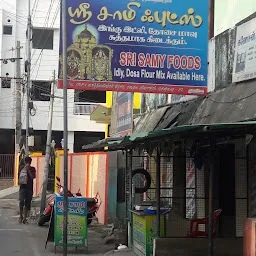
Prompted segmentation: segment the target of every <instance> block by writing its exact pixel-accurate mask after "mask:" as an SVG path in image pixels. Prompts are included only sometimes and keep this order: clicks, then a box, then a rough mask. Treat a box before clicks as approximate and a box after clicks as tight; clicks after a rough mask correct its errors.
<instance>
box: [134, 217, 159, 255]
mask: <svg viewBox="0 0 256 256" xmlns="http://www.w3.org/2000/svg"><path fill="white" fill-rule="evenodd" d="M132 218H133V252H134V255H136V256H152V255H153V243H154V239H155V238H156V237H157V232H156V215H147V216H139V215H137V214H133V217H132ZM160 234H161V236H163V235H164V216H163V215H162V216H161V227H160Z"/></svg>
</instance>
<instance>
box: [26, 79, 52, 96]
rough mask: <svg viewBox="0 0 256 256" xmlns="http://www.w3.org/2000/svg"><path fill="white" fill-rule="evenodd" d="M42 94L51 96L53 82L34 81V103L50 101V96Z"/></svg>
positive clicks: (32, 93) (32, 94)
mask: <svg viewBox="0 0 256 256" xmlns="http://www.w3.org/2000/svg"><path fill="white" fill-rule="evenodd" d="M42 94H48V95H50V94H51V82H49V81H32V92H31V98H32V100H34V101H49V100H50V96H45V95H42Z"/></svg>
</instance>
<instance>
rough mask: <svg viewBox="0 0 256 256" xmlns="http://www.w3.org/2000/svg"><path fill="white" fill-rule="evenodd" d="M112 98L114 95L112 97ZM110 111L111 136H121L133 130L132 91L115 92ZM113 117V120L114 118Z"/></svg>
mask: <svg viewBox="0 0 256 256" xmlns="http://www.w3.org/2000/svg"><path fill="white" fill-rule="evenodd" d="M113 99H114V97H113ZM113 108H114V112H113V114H112V113H111V134H110V136H111V137H121V136H125V135H127V134H130V133H132V130H133V93H131V92H116V97H115V101H113ZM114 119H115V120H114Z"/></svg>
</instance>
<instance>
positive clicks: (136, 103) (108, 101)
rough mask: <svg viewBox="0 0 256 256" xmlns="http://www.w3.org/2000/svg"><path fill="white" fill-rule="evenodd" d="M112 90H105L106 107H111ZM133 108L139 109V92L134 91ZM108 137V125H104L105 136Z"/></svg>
mask: <svg viewBox="0 0 256 256" xmlns="http://www.w3.org/2000/svg"><path fill="white" fill-rule="evenodd" d="M112 95H113V93H112V92H106V107H108V108H110V107H112ZM133 108H135V109H140V93H138V92H135V93H134V98H133ZM107 137H108V125H106V127H105V138H107Z"/></svg>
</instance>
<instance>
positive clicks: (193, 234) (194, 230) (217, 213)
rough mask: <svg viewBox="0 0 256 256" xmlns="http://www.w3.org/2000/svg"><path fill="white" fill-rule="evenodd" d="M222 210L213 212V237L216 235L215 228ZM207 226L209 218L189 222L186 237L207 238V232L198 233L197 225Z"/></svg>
mask: <svg viewBox="0 0 256 256" xmlns="http://www.w3.org/2000/svg"><path fill="white" fill-rule="evenodd" d="M221 212H222V210H221V209H218V210H216V211H214V213H213V235H215V234H216V227H217V221H218V218H219V216H220V214H221ZM208 224H209V217H207V218H203V219H193V220H191V222H190V230H189V232H188V237H208V232H207V231H199V225H205V229H206V225H208Z"/></svg>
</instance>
